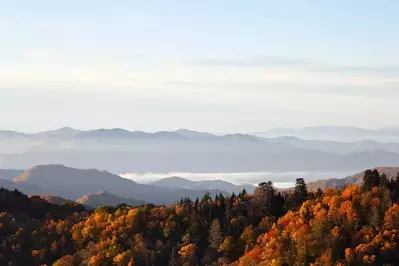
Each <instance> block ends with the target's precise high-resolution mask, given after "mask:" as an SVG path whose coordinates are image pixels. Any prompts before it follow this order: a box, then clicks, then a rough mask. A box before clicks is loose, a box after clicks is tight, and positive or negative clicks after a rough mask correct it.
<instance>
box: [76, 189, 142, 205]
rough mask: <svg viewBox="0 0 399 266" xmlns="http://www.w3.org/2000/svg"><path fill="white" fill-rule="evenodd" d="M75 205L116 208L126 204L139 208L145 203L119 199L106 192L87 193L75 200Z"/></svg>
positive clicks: (123, 198)
mask: <svg viewBox="0 0 399 266" xmlns="http://www.w3.org/2000/svg"><path fill="white" fill-rule="evenodd" d="M76 202H77V203H80V204H83V205H88V206H91V207H99V206H117V205H119V204H127V205H130V206H140V205H143V204H146V202H145V201H142V200H135V199H131V198H125V197H119V196H116V195H114V194H111V193H109V192H107V191H100V192H97V193H89V194H86V195H84V196H83V197H81V198H79V199H78V200H76Z"/></svg>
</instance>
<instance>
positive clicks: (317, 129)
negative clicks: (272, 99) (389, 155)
mask: <svg viewBox="0 0 399 266" xmlns="http://www.w3.org/2000/svg"><path fill="white" fill-rule="evenodd" d="M252 135H255V136H260V137H266V138H274V137H278V136H291V137H297V138H301V139H306V140H327V141H328V140H330V141H341V142H357V141H362V140H373V141H379V142H399V128H381V129H365V128H358V127H345V126H314V127H304V128H300V129H292V128H272V129H269V130H267V131H264V132H256V133H252Z"/></svg>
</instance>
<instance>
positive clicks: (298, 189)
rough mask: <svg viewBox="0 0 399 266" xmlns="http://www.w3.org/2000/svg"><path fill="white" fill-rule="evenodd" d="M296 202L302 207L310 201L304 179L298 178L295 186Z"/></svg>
mask: <svg viewBox="0 0 399 266" xmlns="http://www.w3.org/2000/svg"><path fill="white" fill-rule="evenodd" d="M294 193H295V201H296V203H297V204H299V205H301V204H302V203H304V202H305V201H306V200H307V199H308V188H307V186H306V183H305V180H304V179H303V178H297V179H296V184H295V191H294Z"/></svg>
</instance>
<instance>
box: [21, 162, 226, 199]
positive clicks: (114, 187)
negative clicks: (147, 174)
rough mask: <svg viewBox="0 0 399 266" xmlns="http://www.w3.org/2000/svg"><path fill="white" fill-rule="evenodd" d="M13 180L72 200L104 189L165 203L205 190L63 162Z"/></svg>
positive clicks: (195, 195) (27, 172) (121, 194)
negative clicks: (142, 180)
mask: <svg viewBox="0 0 399 266" xmlns="http://www.w3.org/2000/svg"><path fill="white" fill-rule="evenodd" d="M13 181H14V182H16V183H17V184H33V185H38V186H40V187H41V188H43V189H44V190H45V191H46V194H51V195H57V196H60V197H63V198H66V199H72V200H76V199H78V198H80V197H81V195H85V194H88V193H95V192H98V191H108V192H110V193H112V194H115V195H118V196H122V197H127V198H134V199H137V200H144V201H146V202H149V203H154V204H167V203H173V202H176V201H178V200H180V199H181V198H184V197H193V198H194V197H202V196H203V195H204V193H205V190H187V189H165V188H163V187H158V186H154V185H143V184H138V183H135V182H133V181H131V180H129V179H125V178H122V177H120V176H118V175H115V174H111V173H109V172H106V171H99V170H96V169H89V170H82V169H76V168H70V167H65V166H63V165H39V166H36V167H33V168H31V169H29V170H27V171H25V172H24V173H23V174H21V175H20V176H19V177H16V178H14V179H13ZM220 192H223V191H220V190H210V193H211V195H215V194H218V193H220ZM223 193H224V194H228V193H227V192H223Z"/></svg>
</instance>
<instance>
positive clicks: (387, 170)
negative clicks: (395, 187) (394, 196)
mask: <svg viewBox="0 0 399 266" xmlns="http://www.w3.org/2000/svg"><path fill="white" fill-rule="evenodd" d="M374 169H376V170H378V172H379V173H380V174H386V175H387V176H388V178H395V177H396V175H397V174H398V173H399V167H376V168H373V170H374ZM363 177H364V171H362V172H360V173H357V174H354V175H351V176H348V177H345V178H330V179H325V180H318V181H314V182H309V183H307V186H308V189H309V190H310V191H315V190H317V189H319V188H320V189H322V190H324V189H327V188H342V187H344V186H347V185H351V184H354V185H361V184H362V183H363Z"/></svg>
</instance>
